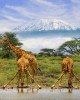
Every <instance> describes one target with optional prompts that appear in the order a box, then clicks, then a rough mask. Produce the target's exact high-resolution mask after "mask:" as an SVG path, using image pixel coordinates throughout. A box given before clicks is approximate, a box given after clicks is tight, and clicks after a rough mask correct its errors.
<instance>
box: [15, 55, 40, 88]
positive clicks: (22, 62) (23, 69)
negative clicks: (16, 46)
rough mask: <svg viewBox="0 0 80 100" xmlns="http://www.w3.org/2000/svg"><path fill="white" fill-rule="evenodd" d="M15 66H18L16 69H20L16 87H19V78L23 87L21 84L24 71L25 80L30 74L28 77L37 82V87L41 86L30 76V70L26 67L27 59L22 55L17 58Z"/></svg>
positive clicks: (27, 64) (27, 65)
mask: <svg viewBox="0 0 80 100" xmlns="http://www.w3.org/2000/svg"><path fill="white" fill-rule="evenodd" d="M17 66H18V71H20V75H19V76H20V77H19V81H18V87H19V83H20V79H21V86H22V87H23V85H24V72H25V73H26V77H27V82H28V76H30V78H31V79H32V80H34V82H35V83H36V84H37V86H38V87H39V89H40V88H41V86H40V85H39V84H38V83H37V82H36V81H35V79H34V78H33V77H32V75H31V74H30V72H29V70H28V67H29V61H28V59H26V58H25V57H24V56H22V57H21V58H19V59H18V61H17Z"/></svg>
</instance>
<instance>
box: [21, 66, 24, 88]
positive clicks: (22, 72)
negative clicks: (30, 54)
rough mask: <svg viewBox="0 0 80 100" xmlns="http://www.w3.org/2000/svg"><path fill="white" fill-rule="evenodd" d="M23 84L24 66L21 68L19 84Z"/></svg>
mask: <svg viewBox="0 0 80 100" xmlns="http://www.w3.org/2000/svg"><path fill="white" fill-rule="evenodd" d="M23 85H24V68H22V70H21V86H22V87H23Z"/></svg>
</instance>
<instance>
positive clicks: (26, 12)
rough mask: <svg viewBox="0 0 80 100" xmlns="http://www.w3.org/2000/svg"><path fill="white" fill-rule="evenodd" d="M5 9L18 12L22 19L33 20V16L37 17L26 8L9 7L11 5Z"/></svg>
mask: <svg viewBox="0 0 80 100" xmlns="http://www.w3.org/2000/svg"><path fill="white" fill-rule="evenodd" d="M5 7H6V8H8V9H12V10H14V11H16V12H18V13H19V14H20V15H22V16H23V17H27V18H34V17H35V16H37V15H36V14H35V13H33V12H32V11H30V10H29V9H28V8H27V7H21V6H11V5H6V6H5Z"/></svg>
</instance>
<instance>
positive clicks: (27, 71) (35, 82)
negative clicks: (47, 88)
mask: <svg viewBox="0 0 80 100" xmlns="http://www.w3.org/2000/svg"><path fill="white" fill-rule="evenodd" d="M27 73H28V75H29V76H30V78H31V79H32V80H34V82H35V83H36V85H37V86H38V87H39V89H41V86H40V85H39V84H38V83H37V82H36V81H35V79H34V78H33V77H32V75H31V74H30V72H29V71H28V70H27Z"/></svg>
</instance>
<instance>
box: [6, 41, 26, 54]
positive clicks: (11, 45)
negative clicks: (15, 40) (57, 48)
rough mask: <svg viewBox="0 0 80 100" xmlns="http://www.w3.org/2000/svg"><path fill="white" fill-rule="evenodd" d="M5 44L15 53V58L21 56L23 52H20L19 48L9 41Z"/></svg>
mask: <svg viewBox="0 0 80 100" xmlns="http://www.w3.org/2000/svg"><path fill="white" fill-rule="evenodd" d="M6 43H7V45H8V46H9V47H10V49H11V50H12V51H13V52H15V54H16V55H17V56H22V54H23V51H24V50H22V49H20V48H17V47H16V46H14V45H13V44H12V43H11V42H10V41H7V42H6Z"/></svg>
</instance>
